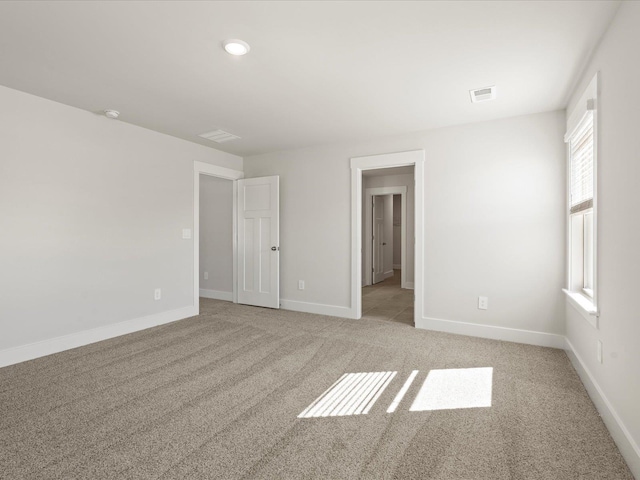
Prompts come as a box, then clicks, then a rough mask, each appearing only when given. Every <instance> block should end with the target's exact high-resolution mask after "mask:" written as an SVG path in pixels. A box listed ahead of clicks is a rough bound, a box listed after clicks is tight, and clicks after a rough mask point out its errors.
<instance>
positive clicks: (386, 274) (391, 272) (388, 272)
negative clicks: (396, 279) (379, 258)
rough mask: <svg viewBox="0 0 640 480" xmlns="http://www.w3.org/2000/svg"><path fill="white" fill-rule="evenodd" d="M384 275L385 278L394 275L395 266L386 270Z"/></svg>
mask: <svg viewBox="0 0 640 480" xmlns="http://www.w3.org/2000/svg"><path fill="white" fill-rule="evenodd" d="M383 275H384V278H390V277H393V268H392V269H391V270H388V271H386V272H384V273H383Z"/></svg>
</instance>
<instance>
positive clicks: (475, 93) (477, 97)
mask: <svg viewBox="0 0 640 480" xmlns="http://www.w3.org/2000/svg"><path fill="white" fill-rule="evenodd" d="M469 95H471V103H478V102H485V101H487V100H493V99H494V98H496V86H495V85H493V86H492V87H483V88H477V89H475V90H469Z"/></svg>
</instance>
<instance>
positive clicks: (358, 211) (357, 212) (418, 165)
mask: <svg viewBox="0 0 640 480" xmlns="http://www.w3.org/2000/svg"><path fill="white" fill-rule="evenodd" d="M410 165H414V166H415V170H414V179H415V191H414V202H415V207H414V214H415V221H414V228H415V243H414V292H415V302H414V319H415V320H414V322H415V324H416V325H418V324H419V323H420V321H421V320H422V318H423V311H424V300H423V299H424V272H425V265H424V260H423V256H424V150H412V151H408V152H398V153H385V154H381V155H370V156H366V157H353V158H351V316H352V317H353V318H355V319H359V318H361V317H362V172H363V170H376V169H380V168H389V167H403V166H410Z"/></svg>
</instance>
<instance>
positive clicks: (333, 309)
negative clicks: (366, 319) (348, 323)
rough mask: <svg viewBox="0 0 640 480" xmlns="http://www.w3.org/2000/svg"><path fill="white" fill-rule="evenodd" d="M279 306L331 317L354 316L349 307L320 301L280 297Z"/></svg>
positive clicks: (284, 308)
mask: <svg viewBox="0 0 640 480" xmlns="http://www.w3.org/2000/svg"><path fill="white" fill-rule="evenodd" d="M280 307H281V308H282V309H283V310H292V311H294V312H305V313H317V314H318V315H329V316H331V317H341V318H355V317H354V314H353V311H352V310H351V308H349V307H338V306H336V305H324V304H321V303H309V302H298V301H296V300H284V299H280Z"/></svg>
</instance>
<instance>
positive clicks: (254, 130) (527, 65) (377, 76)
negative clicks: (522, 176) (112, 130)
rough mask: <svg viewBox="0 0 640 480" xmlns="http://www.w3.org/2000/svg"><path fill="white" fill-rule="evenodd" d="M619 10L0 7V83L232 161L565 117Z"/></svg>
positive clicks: (440, 5) (561, 6)
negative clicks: (554, 113)
mask: <svg viewBox="0 0 640 480" xmlns="http://www.w3.org/2000/svg"><path fill="white" fill-rule="evenodd" d="M618 6H619V2H615V1H554V2H545V1H509V2H495V1H480V2H456V1H451V2H399V1H393V2H367V1H355V2H287V1H285V2H270V1H259V2H181V1H178V2H152V1H142V2H108V1H107V2H62V1H56V2H53V1H52V2H0V59H1V61H0V84H1V85H5V86H8V87H11V88H15V89H18V90H23V91H25V92H29V93H33V94H35V95H39V96H42V97H45V98H50V99H52V100H56V101H59V102H62V103H66V104H69V105H73V106H76V107H79V108H83V109H86V110H89V111H94V112H100V111H102V110H103V109H105V108H112V109H116V110H120V112H121V117H120V118H121V120H122V121H125V122H130V123H133V124H136V125H140V126H143V127H146V128H150V129H153V130H157V131H160V132H164V133H168V134H170V135H174V136H176V137H180V138H184V139H186V140H190V141H193V142H197V143H201V144H203V145H208V146H212V147H214V148H218V149H220V150H224V151H227V152H231V153H235V154H238V155H243V156H247V155H252V154H257V153H264V152H271V151H277V150H285V149H291V148H298V147H306V146H312V145H319V144H327V143H333V142H340V141H347V140H354V139H366V138H370V137H378V136H388V135H394V134H399V133H406V132H410V131H418V130H424V129H429V128H434V127H441V126H446V125H453V124H461V123H469V122H476V121H482V120H489V119H494V118H500V117H508V116H514V115H521V114H528V113H534V112H542V111H549V110H556V109H561V108H564V107H565V106H566V102H567V97H568V94H569V92H570V90H571V88H572V87H573V83H574V81H575V79H576V78H577V76H578V74H579V72H580V70H581V68H582V67H583V66H584V64H585V62H586V60H587V58H588V55H589V53H590V51H591V50H592V49H593V48H594V46H595V45H596V44H597V42H598V40H599V38H600V37H601V36H602V34H603V33H604V31H605V29H606V27H607V26H608V24H609V22H610V21H611V19H612V17H613V15H614V14H615V12H616V10H617V8H618ZM227 38H240V39H243V40H245V41H246V42H248V43H249V44H250V45H251V52H250V53H249V54H248V55H247V56H245V57H240V58H235V57H231V56H229V55H228V54H226V53H225V52H224V51H223V50H222V48H221V46H220V43H221V41H222V40H224V39H227ZM494 84H495V85H497V86H498V98H497V100H495V101H492V102H487V103H479V104H471V102H470V100H469V94H468V90H470V89H473V88H478V87H484V86H488V85H494ZM215 129H222V130H225V131H228V132H230V133H233V134H235V135H239V136H240V137H242V139H241V140H236V141H234V142H229V143H225V144H220V145H219V144H212V143H210V142H208V141H206V140H204V139H201V138H198V137H197V136H196V135H197V134H199V133H203V132H207V131H210V130H215Z"/></svg>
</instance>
